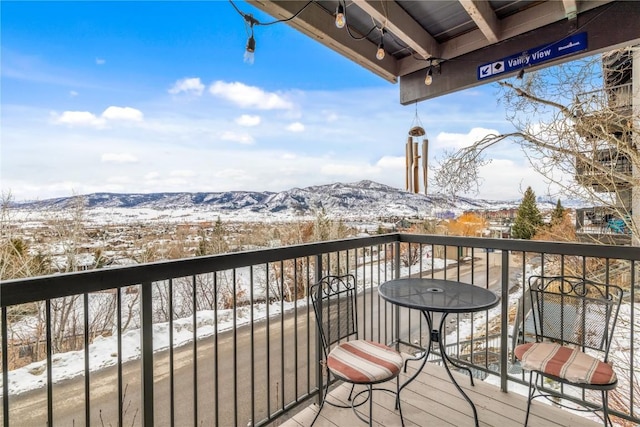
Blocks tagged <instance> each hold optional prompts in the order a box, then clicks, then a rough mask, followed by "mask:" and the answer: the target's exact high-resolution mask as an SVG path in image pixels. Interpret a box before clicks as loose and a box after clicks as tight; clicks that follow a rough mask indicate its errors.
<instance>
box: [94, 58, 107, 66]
mask: <svg viewBox="0 0 640 427" xmlns="http://www.w3.org/2000/svg"><path fill="white" fill-rule="evenodd" d="M106 63H107V61H106V59H104V58H96V64H97V65H104V64H106Z"/></svg>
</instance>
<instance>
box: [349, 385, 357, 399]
mask: <svg viewBox="0 0 640 427" xmlns="http://www.w3.org/2000/svg"><path fill="white" fill-rule="evenodd" d="M355 388H356V385H355V384H351V392H350V393H349V397H348V398H347V401H348V402H351V397H352V396H353V390H354V389H355Z"/></svg>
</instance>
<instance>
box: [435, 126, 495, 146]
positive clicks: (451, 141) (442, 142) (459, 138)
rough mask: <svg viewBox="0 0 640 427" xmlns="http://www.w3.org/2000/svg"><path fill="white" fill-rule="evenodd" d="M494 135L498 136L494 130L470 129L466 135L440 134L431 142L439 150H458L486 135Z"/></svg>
mask: <svg viewBox="0 0 640 427" xmlns="http://www.w3.org/2000/svg"><path fill="white" fill-rule="evenodd" d="M489 134H495V135H499V134H500V132H498V131H497V130H495V129H485V128H481V127H476V128H472V129H471V130H470V131H469V132H468V133H466V134H465V133H449V132H440V133H439V134H438V135H437V136H436V137H435V140H434V141H433V142H434V143H435V145H436V146H438V147H440V148H453V149H460V148H462V147H467V146H469V145H471V144H472V143H474V142H476V141H479V140H481V139H482V138H484V137H485V136H486V135H489Z"/></svg>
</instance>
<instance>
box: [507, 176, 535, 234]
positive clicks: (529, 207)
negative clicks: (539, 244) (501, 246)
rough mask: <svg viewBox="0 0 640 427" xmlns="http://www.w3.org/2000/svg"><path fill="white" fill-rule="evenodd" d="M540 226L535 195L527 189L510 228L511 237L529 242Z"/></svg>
mask: <svg viewBox="0 0 640 427" xmlns="http://www.w3.org/2000/svg"><path fill="white" fill-rule="evenodd" d="M542 224H543V223H542V214H541V213H540V210H539V209H538V206H537V205H536V194H535V193H534V192H533V190H532V189H531V187H527V190H526V191H525V192H524V197H523V198H522V202H521V203H520V206H519V207H518V212H517V213H516V218H515V220H514V221H513V226H512V227H511V237H513V238H515V239H527V240H529V239H531V238H532V237H533V236H534V235H535V234H536V231H537V230H538V228H540V226H542Z"/></svg>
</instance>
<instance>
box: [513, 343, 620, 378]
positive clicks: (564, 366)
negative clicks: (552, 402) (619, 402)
mask: <svg viewBox="0 0 640 427" xmlns="http://www.w3.org/2000/svg"><path fill="white" fill-rule="evenodd" d="M515 355H516V357H517V358H518V360H520V361H521V362H522V367H523V368H524V369H527V370H530V371H538V372H542V373H545V374H549V375H553V376H555V377H557V378H562V379H563V380H566V381H570V382H572V383H576V384H590V385H609V384H615V383H616V381H617V378H616V373H615V372H614V371H613V368H612V367H611V365H609V364H608V363H605V362H603V361H601V360H598V359H596V358H595V357H592V356H590V355H588V354H585V353H583V352H582V351H580V350H579V349H575V348H571V347H565V346H562V345H560V344H557V343H548V342H541V343H527V344H522V345H519V346H517V347H516V349H515Z"/></svg>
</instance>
